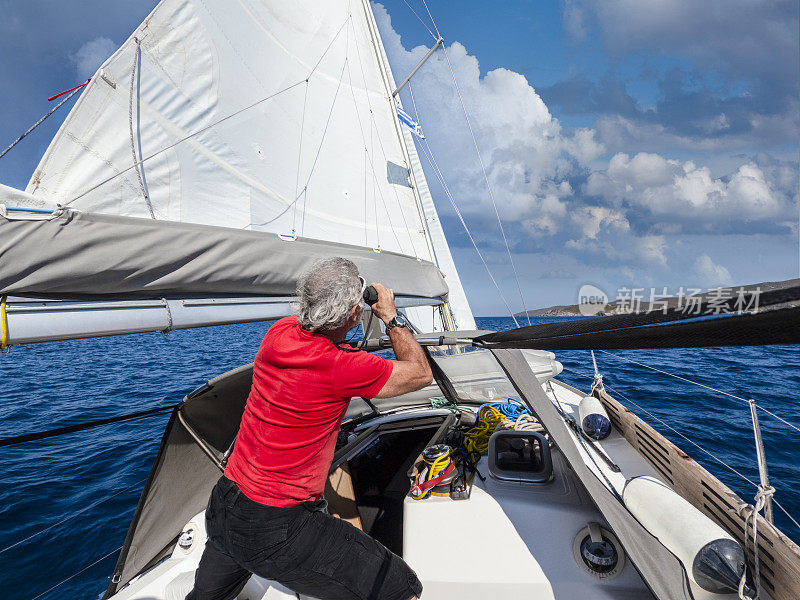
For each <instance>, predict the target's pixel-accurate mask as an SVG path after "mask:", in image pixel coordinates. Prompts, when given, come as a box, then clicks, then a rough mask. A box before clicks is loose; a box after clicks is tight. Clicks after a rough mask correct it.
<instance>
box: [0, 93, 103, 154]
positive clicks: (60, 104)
mask: <svg viewBox="0 0 800 600" xmlns="http://www.w3.org/2000/svg"><path fill="white" fill-rule="evenodd" d="M86 83H89V82H88V81H87V82H86ZM86 83H84V84H81V85H79V86H78V87H76V88H75V89H74V90H72V93H70V94H69V96H67V97H66V98H64V99H63V100H62V101H61V102H59V103H58V104H56V105H55V106H54V107H53V108H51V109H50V110H49V111H48V112H47V114H45V115H44V116H43V117H42V118H41V119H39V120H38V121H36V123H34V124H33V125H31V126H30V127H29V128H28V130H27V131H26V132H25V133H23V134H22V135H21V136H19V137H18V138H17V139H15V140H14V141H13V142H11V144H10V145H9V146H8V147H7V148H6V149H5V150H3V151H2V152H0V158H3V157H4V156H5V155H6V154H8V152H9V150H11V149H12V148H13V147H14V146H16V145H17V144H19V143H20V142H21V141H22V140H23V139H25V137H26V136H27V135H28V134H29V133H30V132H31V131H33V130H34V129H36V128H37V127H38V126H39V125H41V124H42V123H43V122H44V121H45V119H47V117H49V116H50V115H52V114H53V113H54V112H56V111H57V110H58V109H59V108H61V107H62V106H63V105H64V104H65V103H66V102H68V101H69V99H70V98H72V97H73V96H74V95H75V94H77V93H78V92H80V91H81V88H83V86H84V85H86Z"/></svg>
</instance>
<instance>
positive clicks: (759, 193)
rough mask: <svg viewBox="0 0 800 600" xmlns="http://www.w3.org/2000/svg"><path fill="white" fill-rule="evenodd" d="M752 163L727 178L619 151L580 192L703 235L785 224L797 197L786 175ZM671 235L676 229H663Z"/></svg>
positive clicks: (685, 163)
mask: <svg viewBox="0 0 800 600" xmlns="http://www.w3.org/2000/svg"><path fill="white" fill-rule="evenodd" d="M768 174H770V173H769V171H767V172H765V170H763V169H762V168H761V167H760V166H759V165H757V164H756V163H754V162H752V161H750V162H747V163H745V164H743V165H741V166H740V167H739V168H738V169H737V170H736V171H735V172H734V173H732V174H731V175H730V176H728V177H726V178H714V177H712V175H711V171H710V169H709V168H708V167H700V166H697V165H696V164H695V163H694V162H692V161H679V160H668V159H665V158H663V157H662V156H659V155H658V154H649V153H645V152H640V153H639V154H636V155H635V156H633V157H631V156H629V155H627V154H624V153H618V154H616V155H615V156H614V157H612V158H611V160H610V161H609V163H608V168H607V169H606V170H605V171H597V172H594V173H592V174H591V175H590V176H589V177H588V179H587V181H586V184H585V186H584V192H585V193H586V194H588V195H591V196H598V197H600V198H602V199H604V200H606V201H607V202H610V203H611V204H612V205H613V206H617V207H623V206H625V207H632V208H635V209H641V210H644V211H646V212H647V213H649V215H650V217H651V218H650V221H651V223H652V225H654V226H659V227H664V226H665V225H668V224H670V223H672V224H684V225H687V226H690V227H691V228H694V229H699V230H705V231H723V232H724V231H731V230H740V229H743V228H746V227H747V226H748V225H754V223H761V224H762V225H763V224H765V223H771V224H772V225H773V226H774V224H775V223H783V222H784V221H790V220H792V218H793V215H794V212H795V209H796V206H795V204H796V198H795V196H796V193H792V189H793V187H794V186H793V184H789V182H788V179H787V176H786V172H785V171H783V170H781V171H779V172H777V173H772V174H771V175H772V176H771V177H770V178H768V177H767V175H768ZM667 230H669V231H672V232H675V231H676V228H671V229H669V228H668V229H667Z"/></svg>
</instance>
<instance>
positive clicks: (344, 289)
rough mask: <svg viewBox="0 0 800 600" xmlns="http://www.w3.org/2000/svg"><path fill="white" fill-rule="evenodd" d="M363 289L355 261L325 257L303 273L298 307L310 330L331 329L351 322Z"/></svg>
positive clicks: (300, 318) (297, 312)
mask: <svg viewBox="0 0 800 600" xmlns="http://www.w3.org/2000/svg"><path fill="white" fill-rule="evenodd" d="M361 293H362V292H361V280H360V279H359V277H358V267H356V266H355V264H353V263H352V262H351V261H349V260H347V259H346V258H339V257H334V258H323V259H321V260H318V261H316V262H315V263H314V264H313V265H311V267H310V268H309V269H308V270H306V271H305V272H304V273H303V274H302V275H300V279H299V280H298V282H297V303H296V304H295V305H294V310H295V313H296V314H297V317H298V319H299V320H300V325H301V326H302V327H303V329H305V330H306V331H329V330H331V329H336V328H337V327H341V326H342V325H344V324H345V323H346V322H347V319H348V317H349V316H350V311H351V310H352V308H353V306H355V305H356V304H359V303H360V302H361Z"/></svg>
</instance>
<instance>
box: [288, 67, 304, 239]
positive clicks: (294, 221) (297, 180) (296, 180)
mask: <svg viewBox="0 0 800 600" xmlns="http://www.w3.org/2000/svg"><path fill="white" fill-rule="evenodd" d="M307 100H308V79H306V87H305V91H304V92H303V114H302V115H301V117H300V143H299V144H298V149H297V174H296V175H295V178H294V200H295V202H294V214H293V215H292V235H296V232H297V230H296V228H295V226H296V224H297V198H298V190H297V188H298V186H299V185H300V159H301V158H302V156H303V129H304V128H305V124H306V101H307ZM303 192H304V193H305V188H303Z"/></svg>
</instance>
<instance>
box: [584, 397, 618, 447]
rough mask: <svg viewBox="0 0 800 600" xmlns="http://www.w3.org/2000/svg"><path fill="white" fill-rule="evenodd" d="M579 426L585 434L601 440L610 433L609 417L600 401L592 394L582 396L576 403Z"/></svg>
mask: <svg viewBox="0 0 800 600" xmlns="http://www.w3.org/2000/svg"><path fill="white" fill-rule="evenodd" d="M578 416H579V418H580V426H581V429H582V430H583V432H584V433H586V435H588V436H589V437H592V438H594V439H596V440H602V439H603V438H606V437H608V434H609V433H611V419H609V418H608V413H607V412H606V409H605V408H604V407H603V403H602V402H600V400H598V399H597V398H595V397H594V396H584V397H583V398H582V399H581V402H580V404H579V405H578Z"/></svg>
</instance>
